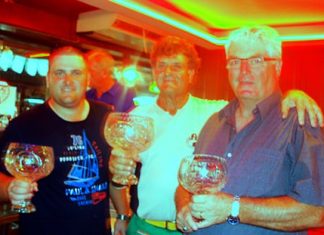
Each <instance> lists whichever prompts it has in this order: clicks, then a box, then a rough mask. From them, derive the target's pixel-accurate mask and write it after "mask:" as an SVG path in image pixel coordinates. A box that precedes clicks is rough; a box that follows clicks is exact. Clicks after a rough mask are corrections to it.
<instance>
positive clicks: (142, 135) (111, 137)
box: [105, 112, 154, 185]
mask: <svg viewBox="0 0 324 235" xmlns="http://www.w3.org/2000/svg"><path fill="white" fill-rule="evenodd" d="M153 135H154V127H153V120H152V119H151V118H149V117H143V116H137V115H132V114H129V113H119V112H115V113H111V114H110V115H109V116H108V119H107V121H106V125H105V138H106V140H107V142H108V143H109V145H110V146H112V147H113V148H114V149H123V150H124V151H126V152H130V153H132V155H137V154H138V153H139V152H142V151H144V150H146V149H147V148H148V147H149V146H150V144H151V142H152V140H153ZM112 180H113V181H114V182H116V183H119V184H123V185H129V184H137V182H138V180H137V177H136V176H135V175H133V174H132V175H130V176H129V177H126V176H120V175H114V176H113V179H112Z"/></svg>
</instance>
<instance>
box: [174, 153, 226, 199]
mask: <svg viewBox="0 0 324 235" xmlns="http://www.w3.org/2000/svg"><path fill="white" fill-rule="evenodd" d="M226 174H227V167H226V160H225V159H224V158H222V157H219V156H215V155H208V154H194V155H191V156H188V157H186V158H184V159H183V160H182V162H181V164H180V168H179V182H180V184H181V185H182V186H183V187H184V188H185V189H186V190H188V191H189V192H190V193H193V194H213V193H216V192H218V191H220V190H221V189H222V188H223V187H224V185H225V183H226Z"/></svg>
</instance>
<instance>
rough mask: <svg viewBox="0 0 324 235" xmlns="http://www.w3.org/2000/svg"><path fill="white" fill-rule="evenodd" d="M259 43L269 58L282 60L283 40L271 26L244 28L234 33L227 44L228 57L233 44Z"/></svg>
mask: <svg viewBox="0 0 324 235" xmlns="http://www.w3.org/2000/svg"><path fill="white" fill-rule="evenodd" d="M243 40H244V41H245V40H247V41H249V42H253V41H255V42H256V41H257V42H259V43H262V44H263V45H264V47H265V50H266V52H267V53H268V56H269V57H272V58H278V59H281V53H282V52H281V51H282V50H281V40H280V38H279V34H278V32H277V31H276V30H275V29H273V28H271V27H269V26H264V25H261V26H253V27H242V28H239V29H236V30H234V31H232V32H231V33H230V35H229V38H228V40H227V43H226V44H225V52H226V57H228V51H229V48H230V46H231V45H232V43H235V42H240V41H243Z"/></svg>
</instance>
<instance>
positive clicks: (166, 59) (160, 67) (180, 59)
mask: <svg viewBox="0 0 324 235" xmlns="http://www.w3.org/2000/svg"><path fill="white" fill-rule="evenodd" d="M153 72H154V78H155V81H156V83H157V86H158V87H159V89H160V92H161V94H167V95H174V96H178V95H186V94H188V93H189V88H190V84H191V83H192V79H193V76H194V70H193V69H190V68H189V66H188V58H187V57H186V56H184V55H183V54H177V55H173V56H162V57H159V58H157V61H156V64H155V66H154V68H153Z"/></svg>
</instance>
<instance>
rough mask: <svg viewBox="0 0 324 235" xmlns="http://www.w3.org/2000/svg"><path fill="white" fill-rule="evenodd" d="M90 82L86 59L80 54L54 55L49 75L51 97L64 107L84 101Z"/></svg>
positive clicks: (48, 82) (73, 105)
mask: <svg viewBox="0 0 324 235" xmlns="http://www.w3.org/2000/svg"><path fill="white" fill-rule="evenodd" d="M87 83H88V72H87V68H86V65H85V61H84V59H83V58H82V57H81V56H78V55H58V56H56V57H54V59H53V62H52V64H51V66H50V71H49V73H48V76H47V84H48V87H49V92H50V96H51V98H52V99H53V100H54V102H55V103H56V104H58V105H60V106H62V107H67V108H68V107H75V106H77V105H78V104H80V102H81V101H83V99H84V97H85V92H86V88H87Z"/></svg>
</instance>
